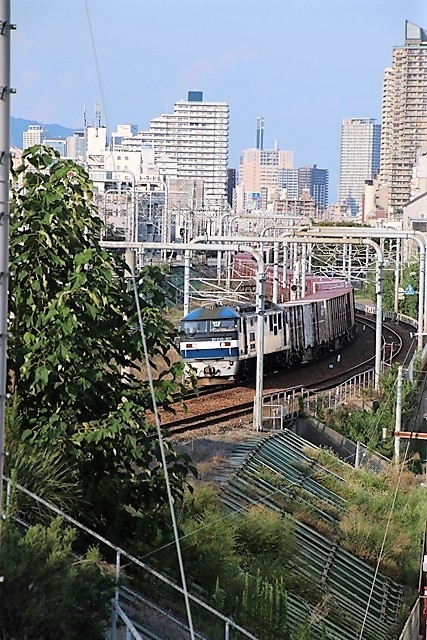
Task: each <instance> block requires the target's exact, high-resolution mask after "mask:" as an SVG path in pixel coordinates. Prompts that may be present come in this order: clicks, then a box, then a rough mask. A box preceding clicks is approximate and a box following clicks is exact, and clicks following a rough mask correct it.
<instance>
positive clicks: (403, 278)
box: [367, 262, 420, 318]
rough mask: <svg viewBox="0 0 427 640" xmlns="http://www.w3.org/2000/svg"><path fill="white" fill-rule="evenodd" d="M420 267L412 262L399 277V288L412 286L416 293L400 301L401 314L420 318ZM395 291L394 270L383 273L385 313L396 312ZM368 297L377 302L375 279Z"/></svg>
mask: <svg viewBox="0 0 427 640" xmlns="http://www.w3.org/2000/svg"><path fill="white" fill-rule="evenodd" d="M419 271H420V266H419V263H418V262H411V263H409V264H407V265H404V266H403V268H402V270H401V274H400V277H399V287H401V288H402V289H406V287H407V286H408V285H411V286H412V288H413V289H414V291H415V295H413V296H409V295H405V296H404V298H403V300H399V302H398V308H399V313H403V314H404V315H407V316H410V317H411V318H418V295H417V292H418V282H419ZM394 290H395V273H394V269H385V270H384V271H383V309H384V311H391V312H392V311H394V295H395V294H394ZM367 295H368V296H369V297H371V298H372V299H373V300H375V295H376V294H375V284H374V277H371V281H370V283H369V284H368V286H367Z"/></svg>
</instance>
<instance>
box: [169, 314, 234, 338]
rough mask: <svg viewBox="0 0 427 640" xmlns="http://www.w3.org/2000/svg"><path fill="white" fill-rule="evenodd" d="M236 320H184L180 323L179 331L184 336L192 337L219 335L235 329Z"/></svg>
mask: <svg viewBox="0 0 427 640" xmlns="http://www.w3.org/2000/svg"><path fill="white" fill-rule="evenodd" d="M237 323H238V318H227V319H226V320H225V319H224V320H186V321H185V322H182V323H181V331H182V333H183V334H184V335H186V336H194V335H195V334H197V333H221V332H224V331H225V332H230V331H233V330H235V329H236V328H237Z"/></svg>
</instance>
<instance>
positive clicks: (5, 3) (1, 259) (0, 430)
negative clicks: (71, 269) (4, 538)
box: [0, 0, 15, 533]
mask: <svg viewBox="0 0 427 640" xmlns="http://www.w3.org/2000/svg"><path fill="white" fill-rule="evenodd" d="M14 28H15V27H14V25H11V24H10V0H0V533H1V527H2V520H3V518H4V509H3V469H4V457H5V450H4V446H5V436H4V430H5V414H6V383H7V363H6V358H7V299H8V291H9V173H10V166H9V165H10V94H11V93H14V91H13V90H12V89H11V88H10V31H11V29H14Z"/></svg>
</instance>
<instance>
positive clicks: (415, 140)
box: [380, 20, 427, 215]
mask: <svg viewBox="0 0 427 640" xmlns="http://www.w3.org/2000/svg"><path fill="white" fill-rule="evenodd" d="M426 92H427V31H426V30H425V29H422V28H420V27H418V26H417V25H415V24H413V23H411V22H409V21H408V20H406V22H405V43H404V45H403V46H398V47H394V48H393V63H392V68H387V69H386V70H385V74H384V84H383V104H382V134H381V135H382V139H381V169H380V177H381V186H383V187H387V189H388V212H389V214H390V215H392V214H400V213H401V211H402V209H403V207H404V206H405V205H406V204H407V203H408V202H409V200H410V197H411V179H412V173H413V167H414V164H415V161H416V156H417V150H418V149H419V148H420V147H421V146H423V145H426V144H427V100H426Z"/></svg>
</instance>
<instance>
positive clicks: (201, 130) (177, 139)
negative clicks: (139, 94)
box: [137, 91, 229, 208]
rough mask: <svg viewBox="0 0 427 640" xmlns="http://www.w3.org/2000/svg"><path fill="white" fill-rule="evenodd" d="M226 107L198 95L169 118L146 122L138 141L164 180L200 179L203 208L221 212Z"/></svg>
mask: <svg viewBox="0 0 427 640" xmlns="http://www.w3.org/2000/svg"><path fill="white" fill-rule="evenodd" d="M228 128H229V107H228V104H226V103H225V102H207V101H204V100H203V93H202V92H201V91H189V92H188V100H180V101H179V102H177V103H176V104H175V105H174V110H173V113H172V114H163V115H161V116H159V117H157V118H154V119H153V120H152V121H151V122H150V128H149V130H148V131H141V132H140V133H139V134H138V136H137V137H138V138H139V139H140V140H141V142H142V143H143V144H145V145H149V146H152V148H153V149H154V156H155V162H156V164H157V165H158V166H160V167H161V171H162V172H163V174H164V175H165V177H167V178H183V179H187V180H196V179H202V180H203V183H204V201H205V202H204V204H205V207H207V208H210V207H214V208H223V207H225V206H226V201H227V165H228Z"/></svg>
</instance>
